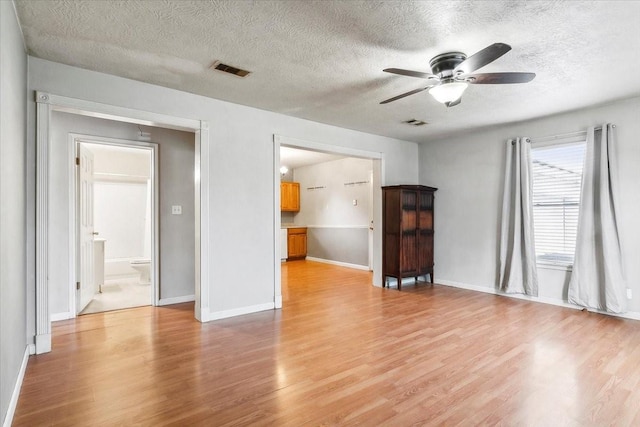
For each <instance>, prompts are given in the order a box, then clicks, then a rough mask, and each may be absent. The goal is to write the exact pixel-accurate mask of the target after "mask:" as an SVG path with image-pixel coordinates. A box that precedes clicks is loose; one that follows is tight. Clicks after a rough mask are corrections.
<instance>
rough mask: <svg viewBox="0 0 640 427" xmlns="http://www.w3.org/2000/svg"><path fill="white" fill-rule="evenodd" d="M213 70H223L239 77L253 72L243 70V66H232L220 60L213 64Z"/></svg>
mask: <svg viewBox="0 0 640 427" xmlns="http://www.w3.org/2000/svg"><path fill="white" fill-rule="evenodd" d="M211 69H212V70H218V71H223V72H225V73H229V74H233V75H234V76H238V77H246V76H248V75H249V74H251V71H247V70H243V69H241V68H236V67H232V66H231V65H227V64H223V63H222V62H220V61H216V62H214V63H213V65H212V66H211Z"/></svg>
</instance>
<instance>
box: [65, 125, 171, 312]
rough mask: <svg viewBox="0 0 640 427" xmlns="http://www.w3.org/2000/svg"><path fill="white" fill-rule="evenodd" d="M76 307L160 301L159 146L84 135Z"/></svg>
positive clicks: (79, 163)
mask: <svg viewBox="0 0 640 427" xmlns="http://www.w3.org/2000/svg"><path fill="white" fill-rule="evenodd" d="M74 142H75V144H76V153H77V156H76V180H75V182H76V198H75V203H76V209H75V212H76V240H77V244H76V248H77V249H76V259H77V261H76V269H77V271H76V277H77V278H78V281H79V284H76V313H77V314H80V315H83V314H91V313H98V312H103V311H111V310H119V309H124V308H131V307H140V306H145V305H155V303H156V298H155V296H156V295H157V294H158V289H159V286H158V274H157V268H156V266H157V265H158V258H159V257H158V256H157V255H158V254H159V248H158V247H157V242H158V236H157V230H158V227H157V220H158V203H157V201H158V197H157V185H156V182H157V179H156V177H157V162H156V159H157V145H156V144H153V143H144V142H139V141H126V140H119V141H116V140H107V139H102V140H96V139H93V138H91V137H76V138H74Z"/></svg>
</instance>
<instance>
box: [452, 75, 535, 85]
mask: <svg viewBox="0 0 640 427" xmlns="http://www.w3.org/2000/svg"><path fill="white" fill-rule="evenodd" d="M535 76H536V73H481V74H469V75H465V76H461V77H462V78H461V80H464V81H466V82H467V83H473V84H480V85H502V84H510V83H527V82H530V81H531V80H533V78H534V77H535Z"/></svg>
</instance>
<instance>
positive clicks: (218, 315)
mask: <svg viewBox="0 0 640 427" xmlns="http://www.w3.org/2000/svg"><path fill="white" fill-rule="evenodd" d="M273 309H275V303H273V302H268V303H264V304H257V305H251V306H248V307H240V308H234V309H232V310H223V311H214V312H206V313H205V311H204V310H202V320H201V321H202V322H210V321H212V320H220V319H226V318H228V317H235V316H242V315H243V314H251V313H257V312H259V311H266V310H273Z"/></svg>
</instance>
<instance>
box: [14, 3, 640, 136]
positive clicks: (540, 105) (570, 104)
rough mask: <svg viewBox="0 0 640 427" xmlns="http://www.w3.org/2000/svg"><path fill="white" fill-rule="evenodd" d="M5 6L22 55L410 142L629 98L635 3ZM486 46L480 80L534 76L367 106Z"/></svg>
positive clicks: (639, 27)
mask: <svg viewBox="0 0 640 427" xmlns="http://www.w3.org/2000/svg"><path fill="white" fill-rule="evenodd" d="M15 3H16V8H17V11H18V15H19V18H20V22H21V25H22V28H23V32H24V35H25V39H26V44H27V47H28V50H29V53H30V54H31V55H33V56H36V57H39V58H44V59H48V60H51V61H56V62H61V63H64V64H69V65H74V66H77V67H81V68H86V69H90V70H96V71H101V72H105V73H109V74H114V75H118V76H122V77H127V78H131V79H135V80H140V81H144V82H149V83H153V84H157V85H161V86H166V87H170V88H175V89H179V90H184V91H188V92H192V93H197V94H201V95H204V96H209V97H212V98H217V99H222V100H227V101H231V102H234V103H239V104H244V105H249V106H253V107H257V108H261V109H265V110H270V111H275V112H279V113H283V114H287V115H291V116H296V117H301V118H306V119H310V120H314V121H318V122H322V123H329V124H333V125H337V126H341V127H345V128H350V129H357V130H362V131H365V132H369V133H374V134H379V135H386V136H391V137H396V138H400V139H405V140H411V141H416V142H424V141H429V140H433V139H435V138H438V137H441V136H443V135H447V134H450V133H455V132H462V131H468V130H471V129H474V128H477V127H483V126H490V125H495V124H498V123H506V122H513V121H519V120H524V119H529V118H535V117H540V116H545V115H549V114H553V113H558V112H562V111H568V110H573V109H577V108H582V107H586V106H590V105H594V104H600V103H606V102H610V101H613V100H616V99H622V98H628V97H631V96H638V95H640V79H639V78H637V76H636V75H635V73H636V72H637V70H638V69H640V1H620V2H617V1H602V2H597V1H497V0H495V1H331V0H328V1H306V0H304V1H303V0H288V1H268V0H261V1H240V0H236V1H234V0H231V1H156V0H154V1H135V0H132V1H64V0H60V1H32V0H29V1H21V0H16V1H15ZM495 42H503V43H507V44H509V45H511V46H512V48H513V50H511V51H510V52H509V53H507V54H506V55H505V56H503V57H501V58H499V59H498V60H496V61H495V62H493V63H491V64H489V65H487V66H486V67H484V68H482V69H481V70H480V71H482V72H494V71H531V72H535V73H536V74H537V77H536V78H535V79H534V80H533V81H532V82H531V83H527V84H521V85H502V86H492V85H482V86H481V85H475V86H474V85H471V86H470V87H469V88H468V89H467V91H466V92H465V94H464V96H463V98H462V104H460V105H458V106H456V107H452V108H449V109H447V108H446V107H444V106H443V105H442V104H439V103H437V102H436V101H435V100H434V99H433V98H432V97H431V96H430V95H429V94H428V93H427V92H422V93H420V94H417V95H413V96H410V97H407V98H404V99H401V100H398V101H396V102H393V103H390V104H387V105H379V102H380V101H382V100H384V99H387V98H389V97H392V96H394V95H398V94H400V93H402V92H406V91H409V90H412V89H416V88H419V87H421V86H424V81H421V80H419V79H415V78H411V77H403V76H396V75H391V74H388V73H383V72H382V69H383V68H388V67H397V68H406V69H413V70H421V71H427V72H428V71H429V66H428V63H429V59H430V58H431V57H433V56H435V55H437V54H440V53H443V52H447V51H452V50H453V51H462V52H464V53H466V54H467V55H471V54H473V53H475V52H477V51H478V50H480V49H482V48H484V47H486V46H488V45H490V44H492V43H495ZM215 60H220V61H222V62H224V63H227V64H230V65H233V66H235V67H240V68H244V69H247V70H249V71H251V72H252V74H251V75H249V76H248V77H246V78H244V79H241V78H238V77H236V76H232V75H228V74H224V73H221V72H219V71H213V70H210V69H209V67H210V65H211V64H212V63H213V62H214V61H215ZM407 119H419V120H424V121H426V122H428V123H429V124H428V125H426V126H420V127H412V126H409V125H406V124H403V123H402V121H404V120H407Z"/></svg>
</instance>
